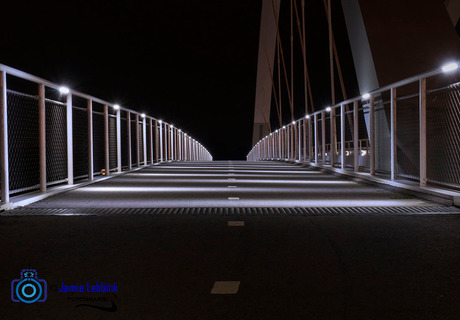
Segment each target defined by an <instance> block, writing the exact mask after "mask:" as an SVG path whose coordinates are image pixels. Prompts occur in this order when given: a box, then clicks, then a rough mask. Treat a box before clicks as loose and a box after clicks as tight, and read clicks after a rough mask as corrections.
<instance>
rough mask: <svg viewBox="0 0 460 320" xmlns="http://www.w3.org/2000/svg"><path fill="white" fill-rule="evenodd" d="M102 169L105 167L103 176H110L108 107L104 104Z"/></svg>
mask: <svg viewBox="0 0 460 320" xmlns="http://www.w3.org/2000/svg"><path fill="white" fill-rule="evenodd" d="M104 146H105V148H104V151H105V152H104V155H105V161H104V164H105V165H104V167H105V175H106V176H108V175H109V174H110V150H109V148H110V144H109V107H108V106H107V105H106V104H105V105H104Z"/></svg>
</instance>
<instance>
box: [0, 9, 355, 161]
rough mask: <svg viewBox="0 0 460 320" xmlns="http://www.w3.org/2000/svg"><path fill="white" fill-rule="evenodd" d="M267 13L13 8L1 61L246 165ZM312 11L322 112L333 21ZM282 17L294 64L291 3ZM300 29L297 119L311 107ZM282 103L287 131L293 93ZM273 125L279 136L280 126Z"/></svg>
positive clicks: (343, 43) (340, 40)
mask: <svg viewBox="0 0 460 320" xmlns="http://www.w3.org/2000/svg"><path fill="white" fill-rule="evenodd" d="M298 4H299V8H300V1H298ZM333 5H334V6H335V7H333V9H334V10H333V14H334V16H335V19H334V20H335V22H334V23H335V25H334V28H336V29H337V31H336V32H337V34H336V38H337V39H336V40H337V46H338V50H339V52H340V54H341V55H343V57H344V58H343V61H342V65H343V68H344V73H345V74H346V81H347V82H348V83H349V91H350V93H349V96H352V95H354V94H356V93H357V92H356V86H355V83H356V80H355V78H354V70H353V67H352V63H350V61H351V60H350V59H351V55H350V53H349V45H348V39H347V37H346V34H345V33H344V32H343V30H345V25H344V22H343V17H342V14H341V9H340V1H333ZM261 6H262V1H261V0H250V1H247V0H241V1H235V0H231V1H230V0H220V1H209V0H208V1H197V0H194V1H181V0H177V1H145V2H143V1H117V2H109V1H104V2H103V1H91V2H86V3H85V2H83V1H63V2H59V3H56V2H54V1H42V2H21V1H4V2H2V12H3V15H2V19H1V21H0V24H1V27H2V32H1V33H0V41H1V49H2V50H1V52H0V63H3V64H6V65H9V66H11V67H14V68H17V69H20V70H22V71H25V72H28V73H31V74H34V75H36V76H39V77H42V78H45V79H48V80H51V81H53V82H56V83H60V84H66V85H67V86H69V87H70V88H72V89H74V90H78V91H81V92H85V93H88V94H91V95H93V96H96V97H98V98H102V99H104V100H107V101H113V103H118V104H120V105H122V106H125V107H128V108H131V109H134V110H138V111H141V112H146V113H147V114H149V115H151V116H153V117H155V118H157V119H162V120H164V121H167V122H168V123H172V124H174V125H175V126H177V127H179V128H181V129H183V130H184V131H185V132H187V133H189V134H191V135H192V136H193V137H195V138H196V139H198V140H199V141H200V142H202V144H203V145H204V146H205V147H207V148H208V150H209V151H210V152H211V153H212V155H213V156H214V158H215V159H244V158H245V156H246V154H247V152H248V151H249V150H250V149H251V139H252V123H253V113H254V99H255V87H256V72H257V55H258V42H259V32H260V30H259V29H260V14H261ZM306 9H307V10H306V12H307V28H308V31H307V56H308V60H309V62H308V63H309V64H310V66H309V67H310V69H311V70H310V73H311V74H310V77H312V79H315V80H314V81H313V80H312V89H313V90H314V91H315V92H316V93H315V96H314V98H315V103H316V104H317V105H318V106H320V105H321V107H322V106H323V105H326V104H328V103H330V89H329V84H328V83H329V64H328V63H329V61H328V39H327V23H326V16H325V13H324V8H323V7H322V1H307V8H306ZM280 16H281V22H280V25H281V27H280V28H281V37H282V44H283V46H284V50H285V55H286V58H289V42H288V40H289V32H290V31H289V28H290V27H289V1H282V7H281V14H280ZM294 26H295V31H296V33H295V34H294V37H295V38H294V39H295V46H296V48H295V50H296V51H295V52H296V53H295V58H294V62H295V66H296V70H295V96H296V98H295V104H296V106H295V109H296V117H297V118H298V117H300V116H302V115H304V114H305V109H304V106H303V105H304V102H303V82H302V81H303V80H302V79H303V73H302V72H303V67H302V65H301V61H302V56H301V51H300V44H299V42H298V41H299V40H298V34H297V26H296V25H294ZM283 40H284V41H283ZM286 63H287V64H289V63H290V62H289V60H287V61H286ZM288 69H289V67H288ZM276 76H277V75H276V74H275V77H276ZM336 86H337V87H338V86H339V85H338V83H337V85H336ZM285 90H286V89H285V88H283V91H284V92H286V91H285ZM337 92H340V91H337ZM340 98H341V95H340V94H338V97H337V99H340ZM283 99H285V101H284V100H283V104H284V106H285V108H284V114H285V115H284V119H285V121H284V122H285V123H286V121H287V120H288V119H289V118H290V116H289V114H288V112H289V111H288V100H287V96H286V93H285V94H284V98H283ZM272 109H274V105H273V108H272ZM272 114H274V113H272ZM271 122H272V128H273V129H276V126H275V124H276V123H277V120H276V118H274V117H272V121H271Z"/></svg>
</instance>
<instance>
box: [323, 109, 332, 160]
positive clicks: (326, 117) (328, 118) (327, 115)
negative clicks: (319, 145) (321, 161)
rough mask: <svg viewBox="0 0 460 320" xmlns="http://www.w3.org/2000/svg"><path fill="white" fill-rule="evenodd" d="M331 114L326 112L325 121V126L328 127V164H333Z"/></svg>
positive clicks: (326, 158)
mask: <svg viewBox="0 0 460 320" xmlns="http://www.w3.org/2000/svg"><path fill="white" fill-rule="evenodd" d="M330 115H331V114H330V113H327V114H325V118H324V119H325V121H324V127H325V128H326V132H325V137H326V140H325V144H326V153H325V154H324V157H325V160H326V162H325V163H326V164H331V152H330V150H331V116H330Z"/></svg>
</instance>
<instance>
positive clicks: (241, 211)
mask: <svg viewBox="0 0 460 320" xmlns="http://www.w3.org/2000/svg"><path fill="white" fill-rule="evenodd" d="M412 214H460V208H456V207H448V206H427V207H423V206H421V207H314V208H126V209H123V208H101V209H97V208H76V209H75V208H72V209H61V208H60V209H47V208H18V209H14V210H11V211H4V212H1V213H0V215H2V216H29V215H98V216H104V215H110V216H113V215H221V216H227V215H247V216H259V215H268V216H284V215H290V216H369V215H412Z"/></svg>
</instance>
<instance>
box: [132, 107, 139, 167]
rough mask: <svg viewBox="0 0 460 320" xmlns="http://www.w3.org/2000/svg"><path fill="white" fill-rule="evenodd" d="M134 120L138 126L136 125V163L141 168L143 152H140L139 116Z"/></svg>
mask: <svg viewBox="0 0 460 320" xmlns="http://www.w3.org/2000/svg"><path fill="white" fill-rule="evenodd" d="M134 119H135V121H136V125H135V127H134V128H135V130H136V143H135V146H136V163H137V166H138V167H140V166H141V151H140V150H139V149H140V146H139V138H140V137H139V115H138V114H137V113H136V115H135V116H134Z"/></svg>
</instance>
